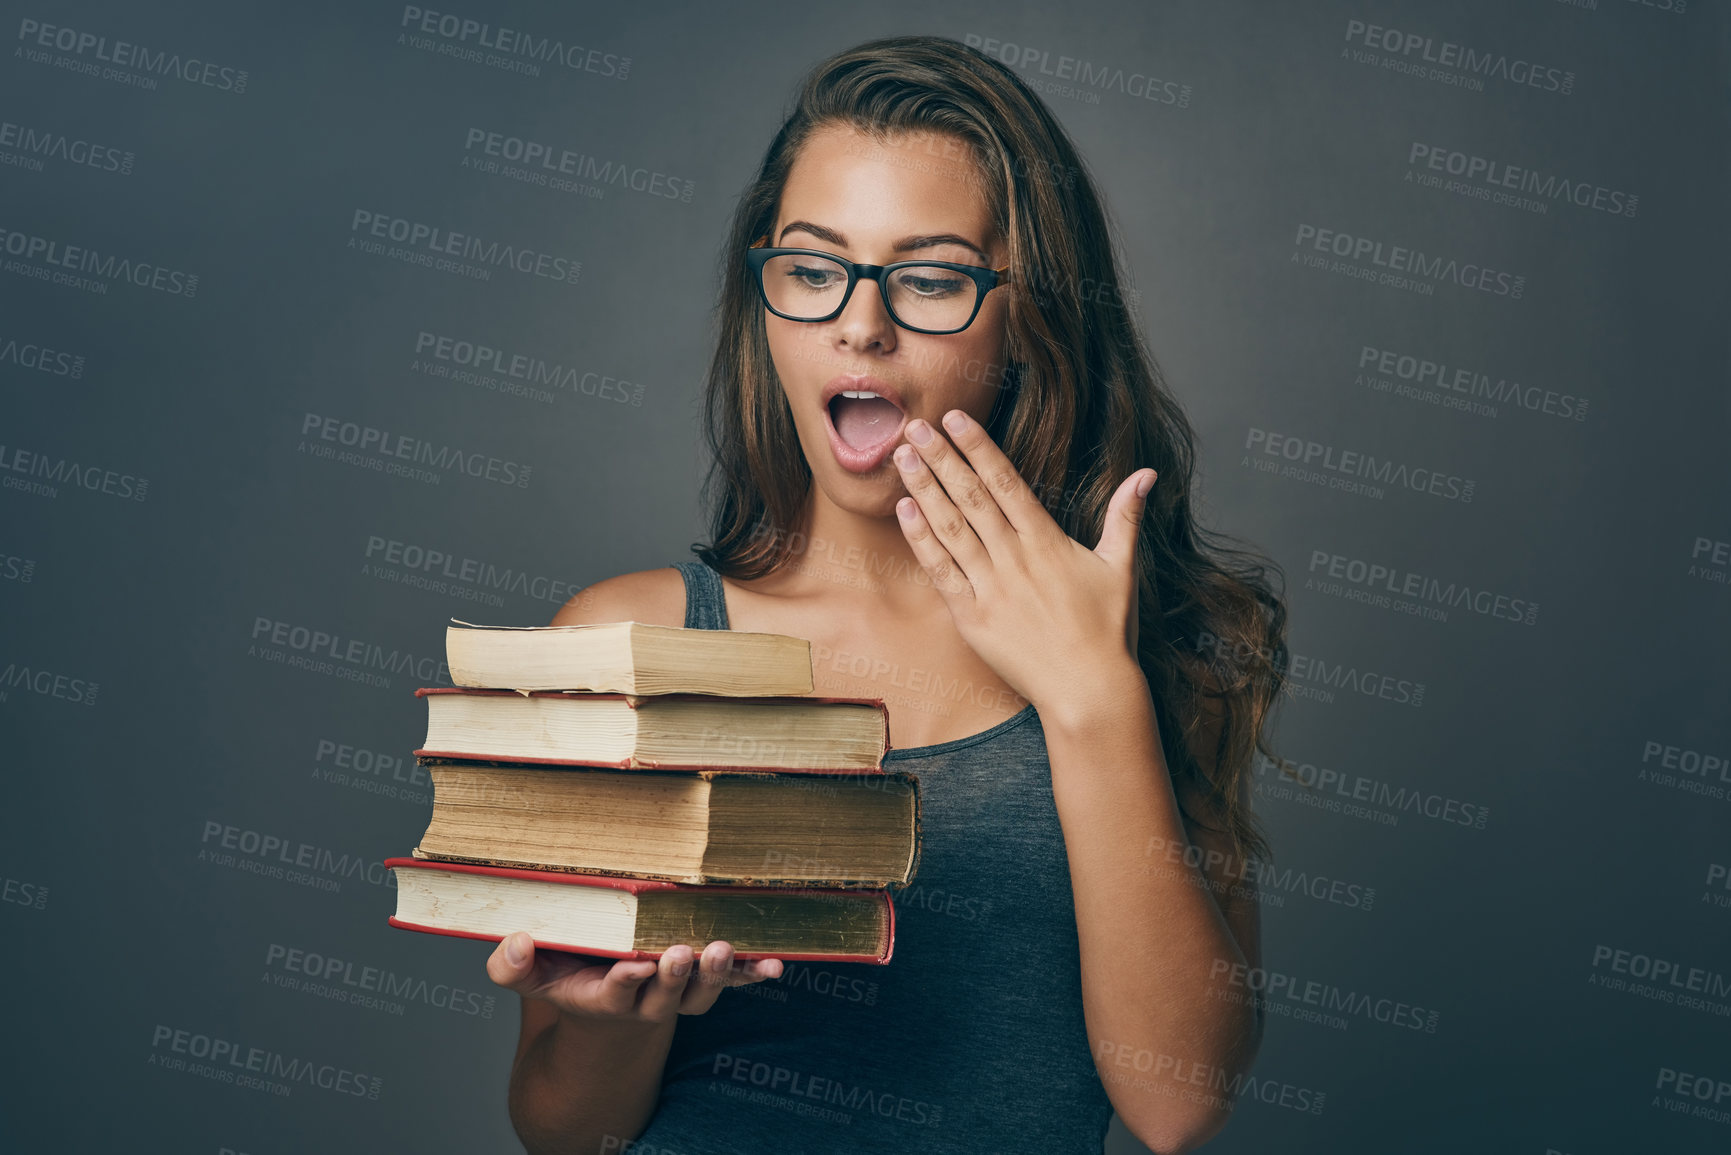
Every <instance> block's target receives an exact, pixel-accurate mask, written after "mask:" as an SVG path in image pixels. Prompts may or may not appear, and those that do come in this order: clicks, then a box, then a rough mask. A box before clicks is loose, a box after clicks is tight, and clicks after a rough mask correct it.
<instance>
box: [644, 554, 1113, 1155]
mask: <svg viewBox="0 0 1731 1155" xmlns="http://www.w3.org/2000/svg"><path fill="white" fill-rule="evenodd" d="M676 565H677V568H678V569H679V570H680V572H681V573H682V574H683V575H684V578H685V583H686V611H685V624H686V626H687V627H688V628H692V629H704V630H725V629H728V628H729V627H728V623H727V604H726V600H725V598H724V596H723V592H722V585H721V578H720V576H719V575H718V574H716V572H715V571H714V570H712V569H710V568H709V567H708V566H707V565H705V564H704V563H703V562H701V561H688V562H682V563H676ZM884 764H885V766H886V768H889V769H894V770H899V771H905V772H909V773H913V774H915V775H917V776H918V778H919V781H920V806H921V824H922V835H921V857H920V863H919V869H918V871H917V873H916V875H915V877H914V880H913V881H912V882H911V883H910V884H909V885H908V886H907V887H906V888H905V889H902V890H899V891H895V892H892V894H893V896H894V898H893V901H894V902H895V908H896V942H895V953H894V954H893V955H892V956H891V958H890V961H889V963H888V964H887V965H883V966H877V965H873V964H869V963H824V962H783V963H782V966H783V972H782V975H781V977H780V978H776V979H766V980H764V981H762V982H759V983H754V984H751V985H747V986H743V987H731V988H727V989H724V990H723V991H722V992H721V995H720V997H719V998H718V999H717V1000H716V1003H715V1005H714V1006H713V1007H711V1008H710V1009H709V1011H707V1012H706V1013H704V1014H701V1015H682V1016H680V1018H679V1022H678V1024H677V1026H676V1027H675V1032H674V1037H673V1043H672V1048H671V1050H670V1052H669V1054H668V1058H667V1065H666V1068H665V1071H664V1073H663V1076H662V1084H661V1099H660V1104H659V1106H658V1107H657V1109H656V1113H655V1116H654V1118H653V1119H652V1120H651V1121H650V1124H649V1127H648V1129H647V1130H646V1131H644V1133H643V1134H642V1135H641V1136H639V1137H638V1140H637V1142H636V1144H634V1145H631V1146H628V1147H623V1148H622V1149H623V1150H625V1151H628V1152H629V1153H630V1155H832V1153H833V1155H843V1153H845V1155H855V1153H859V1152H897V1153H900V1152H933V1153H938V1155H980V1153H981V1152H992V1153H995V1155H1016V1153H1020V1152H1026V1153H1028V1155H1034V1153H1036V1152H1037V1153H1038V1155H1068V1153H1076V1155H1080V1153H1083V1152H1086V1153H1088V1155H1099V1152H1100V1151H1101V1149H1102V1147H1103V1145H1104V1142H1105V1136H1106V1129H1107V1126H1108V1125H1109V1124H1110V1122H1111V1117H1112V1104H1111V1102H1110V1100H1108V1099H1107V1097H1106V1091H1105V1087H1104V1086H1103V1084H1102V1083H1101V1081H1100V1078H1099V1075H1098V1074H1097V1073H1096V1071H1095V1069H1094V1063H1093V1060H1092V1058H1091V1057H1090V1054H1089V1046H1088V1033H1087V1028H1086V1025H1085V1024H1084V1022H1083V1019H1082V978H1081V969H1080V962H1079V957H1078V948H1077V937H1076V913H1075V907H1074V905H1073V902H1072V898H1071V893H1070V872H1069V862H1068V858H1067V856H1066V854H1065V849H1064V836H1063V832H1062V830H1061V829H1060V827H1059V825H1058V812H1057V809H1056V807H1055V806H1054V804H1053V800H1052V782H1051V767H1050V764H1049V763H1048V761H1047V758H1046V743H1045V734H1044V731H1043V730H1042V729H1041V727H1040V720H1039V715H1038V714H1037V713H1036V712H1035V711H1034V708H1033V707H1032V706H1028V707H1026V708H1024V709H1023V710H1022V712H1021V713H1019V714H1017V715H1015V716H1014V717H1011V718H1006V719H1005V720H1004V721H1002V722H1000V723H998V724H997V725H995V726H993V727H991V728H990V729H988V730H984V731H981V732H980V733H978V734H972V735H969V736H967V737H964V738H957V739H955V740H953V741H949V742H940V743H937V744H935V745H931V746H915V747H905V748H900V749H892V750H890V751H889V753H888V754H887V755H886V756H885V762H884Z"/></svg>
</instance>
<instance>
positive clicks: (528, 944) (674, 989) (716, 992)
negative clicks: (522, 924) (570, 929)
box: [487, 931, 782, 1023]
mask: <svg viewBox="0 0 1731 1155" xmlns="http://www.w3.org/2000/svg"><path fill="white" fill-rule="evenodd" d="M694 962H696V964H697V965H693V963H694ZM733 962H734V960H733V944H731V943H729V942H726V941H724V940H721V939H717V940H715V941H714V942H711V943H709V944H708V945H707V946H705V947H704V948H703V956H702V958H701V960H695V959H694V957H693V954H692V950H691V948H690V947H688V946H684V945H679V946H673V947H670V948H668V949H667V950H666V951H664V952H662V955H661V958H660V960H659V961H657V960H653V959H641V960H636V959H613V958H600V957H597V956H594V955H583V954H570V953H568V952H565V951H556V950H537V949H535V943H534V940H533V939H532V938H531V937H530V936H529V934H528V932H527V931H517V932H515V933H513V934H509V935H506V936H505V938H504V939H503V940H502V941H501V942H500V943H499V945H498V947H496V948H495V949H494V951H493V953H492V954H491V955H490V956H489V957H488V959H487V977H488V978H490V979H492V980H493V981H494V982H495V983H497V984H499V985H500V986H502V987H504V988H505V989H506V990H512V991H516V992H517V993H518V994H520V995H522V996H523V997H524V998H526V999H544V1000H546V1001H547V1002H549V1003H552V1004H553V1005H554V1006H556V1007H558V1008H559V1009H560V1010H562V1011H564V1012H565V1013H566V1014H569V1015H574V1016H576V1017H578V1018H584V1019H595V1020H598V1021H603V1022H615V1023H620V1022H638V1023H652V1022H667V1021H670V1020H671V1019H673V1018H674V1016H676V1015H701V1014H702V1013H703V1012H705V1011H707V1010H708V1009H709V1008H710V1007H712V1006H714V1005H715V1000H716V999H717V998H718V997H720V995H721V991H722V988H724V987H737V986H745V985H748V984H750V983H755V982H761V981H763V980H764V979H773V978H779V977H780V976H781V972H782V964H781V960H780V959H774V958H770V959H757V960H754V961H751V962H745V963H740V964H739V965H738V966H735V965H733Z"/></svg>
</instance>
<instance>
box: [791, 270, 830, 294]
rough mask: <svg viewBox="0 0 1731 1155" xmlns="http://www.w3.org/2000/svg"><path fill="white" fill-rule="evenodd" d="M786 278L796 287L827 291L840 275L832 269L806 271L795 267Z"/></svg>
mask: <svg viewBox="0 0 1731 1155" xmlns="http://www.w3.org/2000/svg"><path fill="white" fill-rule="evenodd" d="M787 276H788V279H789V280H791V281H793V282H794V283H795V284H796V285H800V286H803V287H805V288H808V289H827V288H829V287H830V286H831V285H833V284H835V282H836V278H837V277H838V276H840V274H839V273H837V272H835V270H833V269H808V268H804V267H801V266H795V267H794V268H793V269H792V270H791V271H790V272H789V273H788V274H787Z"/></svg>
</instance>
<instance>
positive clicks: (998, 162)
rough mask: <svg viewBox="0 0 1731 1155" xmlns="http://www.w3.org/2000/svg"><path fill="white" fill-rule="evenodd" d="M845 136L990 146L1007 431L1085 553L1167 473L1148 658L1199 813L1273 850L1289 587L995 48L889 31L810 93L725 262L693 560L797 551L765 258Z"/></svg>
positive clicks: (1066, 161) (1058, 143)
mask: <svg viewBox="0 0 1731 1155" xmlns="http://www.w3.org/2000/svg"><path fill="white" fill-rule="evenodd" d="M837 125H846V126H851V127H853V128H855V129H857V130H859V131H860V132H862V133H864V134H866V135H867V136H868V137H870V138H872V139H874V140H877V141H880V142H884V143H890V142H892V141H895V140H898V139H906V138H905V136H904V135H903V134H907V133H910V132H938V133H943V134H947V136H948V137H950V138H955V139H959V140H960V141H961V142H964V144H965V147H966V148H968V149H970V150H971V153H970V154H969V155H970V156H971V158H972V159H973V160H974V161H976V162H977V165H978V168H979V174H980V180H979V184H978V187H979V189H980V190H981V192H982V193H983V194H984V195H985V196H986V198H987V200H988V203H989V205H990V207H991V211H992V218H993V221H994V224H995V226H996V228H997V235H998V236H1000V237H1006V238H1007V239H1008V241H1009V246H1010V257H1009V260H1010V266H1011V272H1010V281H1009V285H1008V286H1007V288H1008V291H1009V293H1010V304H1009V323H1008V332H1009V359H1008V364H1007V367H1006V369H1005V372H1004V380H1003V387H1002V388H1000V389H999V391H998V395H997V399H996V403H995V404H994V407H993V411H992V414H991V418H990V420H989V422H988V423H987V430H988V432H989V433H990V434H991V436H992V439H993V440H994V441H995V442H996V443H997V444H998V445H999V446H1000V447H1002V449H1003V450H1004V452H1005V453H1006V454H1007V455H1008V456H1009V458H1010V460H1011V461H1012V462H1013V463H1014V464H1015V466H1016V468H1017V469H1018V470H1019V471H1020V472H1021V474H1022V477H1023V478H1024V479H1025V480H1026V481H1027V482H1028V484H1029V485H1030V486H1031V487H1032V488H1033V490H1034V492H1035V493H1036V494H1037V495H1039V496H1040V499H1041V501H1042V503H1043V504H1044V505H1045V506H1046V508H1047V510H1048V511H1049V512H1050V513H1051V514H1052V515H1053V517H1054V519H1055V520H1056V521H1057V522H1058V524H1060V525H1062V526H1063V528H1064V530H1065V532H1066V533H1068V534H1069V535H1070V536H1071V537H1073V538H1075V539H1076V540H1077V541H1080V542H1083V543H1085V544H1086V543H1092V542H1097V541H1098V540H1099V539H1100V532H1101V528H1102V526H1103V525H1104V524H1105V520H1104V519H1105V516H1106V505H1107V502H1108V501H1109V500H1110V499H1111V496H1112V493H1113V491H1114V490H1115V489H1116V488H1117V487H1118V485H1119V484H1120V483H1121V482H1122V481H1123V479H1124V478H1125V477H1126V476H1128V475H1129V474H1130V473H1131V472H1133V471H1134V470H1136V469H1138V468H1141V467H1143V466H1152V467H1153V468H1154V469H1155V470H1157V471H1158V473H1159V480H1158V482H1157V483H1156V484H1155V486H1154V489H1153V491H1152V492H1151V493H1150V495H1149V499H1148V504H1147V509H1146V512H1145V515H1144V519H1143V523H1142V529H1141V531H1140V533H1139V535H1138V544H1137V559H1136V566H1137V582H1138V590H1137V602H1138V607H1137V609H1138V614H1139V617H1138V623H1139V628H1138V630H1137V654H1136V657H1137V661H1138V662H1139V663H1140V665H1141V667H1142V671H1143V673H1144V674H1145V675H1146V676H1147V679H1148V685H1149V689H1150V691H1151V692H1152V696H1153V701H1154V705H1155V712H1156V714H1157V716H1158V718H1159V723H1160V738H1161V743H1162V746H1163V748H1164V750H1165V754H1166V759H1167V764H1168V766H1169V768H1170V770H1171V773H1172V778H1173V785H1174V787H1175V788H1176V793H1177V795H1178V797H1179V800H1180V805H1181V807H1183V806H1184V800H1185V798H1186V793H1187V790H1188V791H1190V792H1192V793H1191V795H1190V797H1191V798H1192V801H1197V800H1200V801H1201V802H1202V804H1203V805H1202V806H1201V807H1197V809H1205V810H1206V815H1203V814H1198V813H1195V812H1193V810H1192V809H1191V808H1189V807H1185V809H1184V814H1185V817H1186V819H1187V820H1189V821H1191V822H1195V823H1200V824H1203V825H1207V826H1210V827H1212V828H1214V829H1218V830H1223V831H1225V832H1226V833H1227V834H1228V835H1229V836H1230V838H1231V841H1232V843H1233V845H1234V847H1235V848H1236V850H1237V852H1238V854H1239V855H1240V856H1242V857H1243V858H1245V859H1246V860H1248V859H1250V858H1260V859H1267V858H1269V857H1270V856H1271V849H1270V847H1269V845H1268V842H1267V839H1266V838H1265V836H1264V835H1263V834H1262V832H1261V829H1260V827H1259V824H1258V822H1257V820H1256V818H1255V816H1254V815H1253V814H1252V813H1251V812H1250V809H1249V807H1248V805H1246V803H1245V802H1244V800H1243V799H1244V793H1243V788H1244V785H1245V779H1246V777H1247V776H1248V775H1249V774H1250V773H1251V770H1252V761H1253V759H1254V757H1255V755H1256V753H1257V752H1258V751H1262V752H1264V753H1267V754H1270V755H1272V754H1273V751H1272V750H1271V749H1270V748H1269V747H1268V746H1267V745H1266V744H1265V738H1264V724H1265V722H1266V721H1267V720H1268V718H1269V716H1270V713H1271V711H1272V709H1273V707H1274V704H1275V702H1276V701H1277V700H1279V697H1280V690H1281V688H1282V686H1283V685H1284V682H1285V675H1286V664H1287V650H1286V645H1285V634H1286V607H1285V602H1284V598H1283V596H1282V594H1283V592H1284V585H1285V579H1284V574H1283V573H1282V571H1281V570H1280V569H1279V567H1278V566H1277V565H1276V564H1275V563H1274V562H1272V561H1271V560H1269V559H1267V558H1266V557H1264V556H1263V555H1262V554H1260V553H1257V552H1254V551H1252V550H1250V549H1248V548H1237V547H1236V546H1235V544H1234V543H1235V541H1236V539H1233V538H1229V537H1226V536H1224V535H1221V534H1216V533H1213V532H1211V531H1209V530H1206V529H1204V528H1203V527H1202V526H1199V525H1198V524H1197V523H1196V520H1195V517H1194V516H1193V514H1192V511H1191V508H1190V504H1191V486H1192V474H1193V472H1194V469H1195V449H1194V444H1193V443H1194V440H1195V435H1194V432H1193V430H1192V427H1191V425H1190V422H1189V420H1188V419H1187V418H1186V416H1185V414H1184V412H1183V410H1182V409H1181V408H1180V407H1179V404H1178V401H1177V399H1176V398H1175V397H1173V395H1172V393H1171V392H1170V391H1169V390H1168V388H1167V386H1166V383H1165V381H1164V379H1163V377H1162V375H1161V373H1160V370H1159V368H1158V366H1157V365H1156V364H1155V361H1154V358H1153V355H1152V354H1151V353H1150V352H1149V351H1148V349H1147V348H1146V346H1145V343H1144V341H1143V338H1142V336H1141V334H1140V331H1139V330H1138V327H1137V324H1136V320H1135V318H1134V317H1133V316H1132V313H1131V310H1130V309H1129V308H1127V307H1126V305H1125V303H1124V298H1123V294H1122V292H1121V290H1120V283H1121V278H1120V276H1119V272H1118V269H1119V261H1120V258H1119V256H1118V253H1117V250H1116V248H1115V245H1114V242H1113V239H1112V237H1113V234H1112V233H1111V232H1109V231H1108V228H1107V213H1106V210H1105V207H1104V205H1103V203H1102V202H1101V200H1100V197H1099V195H1098V194H1097V193H1096V191H1095V189H1094V185H1093V182H1092V180H1091V179H1090V177H1089V175H1088V172H1087V169H1086V167H1085V166H1084V164H1083V162H1082V159H1081V157H1080V155H1079V154H1078V153H1077V151H1076V148H1075V146H1074V144H1073V143H1072V142H1071V140H1070V138H1069V136H1068V135H1067V134H1066V133H1065V131H1064V129H1063V128H1062V127H1061V126H1060V125H1059V124H1058V122H1057V121H1056V120H1055V119H1054V118H1053V117H1052V114H1051V112H1050V111H1049V110H1048V109H1047V108H1046V106H1045V104H1044V103H1043V102H1042V101H1041V100H1040V98H1039V97H1038V96H1037V95H1035V94H1034V93H1033V92H1032V91H1030V90H1029V88H1028V87H1027V85H1025V84H1024V83H1023V82H1022V81H1021V79H1020V78H1019V77H1017V76H1016V74H1015V73H1014V72H1012V71H1011V70H1010V69H1009V68H1007V67H1005V66H1004V65H1002V64H1000V63H999V62H998V61H996V60H993V59H992V58H990V57H988V56H986V55H985V54H983V53H981V52H978V51H976V50H975V49H973V48H970V47H968V46H967V45H965V44H962V43H960V42H959V41H956V40H951V39H947V38H943V37H935V36H896V37H889V38H886V39H880V40H873V41H870V42H867V43H865V44H861V45H859V46H857V47H855V48H852V49H849V50H848V51H845V52H842V53H840V54H838V55H836V56H833V57H831V58H830V59H828V60H825V61H823V62H822V63H820V64H818V65H817V66H816V67H815V68H813V69H812V70H811V72H809V73H808V74H807V75H806V77H805V79H804V81H803V82H802V83H801V85H800V87H799V90H798V93H797V95H796V97H795V100H794V104H793V108H792V111H791V112H790V113H789V114H788V116H787V118H786V120H785V122H784V123H783V124H782V126H781V130H780V131H779V132H777V133H776V134H775V139H774V140H773V141H772V142H771V143H770V145H769V149H768V151H767V152H766V153H765V155H764V158H763V164H762V166H761V167H760V168H759V170H758V173H757V176H756V179H754V180H753V181H752V183H751V185H750V186H749V187H748V188H747V189H746V190H745V192H744V194H743V195H742V196H741V198H740V201H739V205H738V207H737V209H736V210H735V212H734V215H733V220H732V224H731V227H730V229H729V234H728V237H727V242H726V246H725V248H724V249H723V251H722V254H721V270H720V271H721V297H720V301H719V303H718V306H717V311H716V322H717V324H718V327H719V333H718V338H717V343H716V347H715V354H714V357H713V360H712V361H711V363H710V368H709V373H708V377H707V380H706V382H705V394H704V419H705V426H706V428H705V435H706V438H707V440H708V444H709V447H710V451H711V454H712V460H711V467H710V472H709V475H708V477H707V479H706V481H705V483H704V498H705V502H706V504H707V505H708V507H709V511H710V513H709V517H710V526H709V528H710V536H711V544H709V545H707V546H704V545H693V546H692V551H693V552H694V553H695V554H697V556H699V557H700V558H702V559H703V560H704V562H706V563H707V564H708V565H710V566H711V567H712V568H714V569H715V570H716V571H718V572H720V573H722V574H725V575H726V576H728V577H732V578H735V579H737V580H742V581H749V580H751V579H754V578H758V577H761V576H764V575H766V574H769V573H771V572H774V571H775V570H777V569H779V568H780V567H781V566H783V565H784V564H787V563H788V562H789V561H790V560H793V554H794V553H795V549H796V538H797V536H798V534H797V531H798V530H799V529H800V528H801V527H800V526H799V525H798V524H797V522H798V520H799V518H800V517H801V514H802V510H803V508H804V506H805V501H806V498H807V496H808V492H809V490H810V487H811V483H812V475H811V469H810V466H809V465H808V464H807V462H806V460H805V457H804V454H802V453H791V454H790V453H788V452H787V447H788V446H790V445H795V446H796V445H798V444H799V439H798V435H797V433H796V431H795V428H794V421H793V414H792V411H791V409H790V408H789V406H788V403H787V399H786V396H785V394H784V393H783V391H782V389H781V385H780V380H779V378H778V377H777V375H776V371H775V367H774V365H773V363H772V362H771V359H770V352H769V344H768V339H767V336H766V334H765V329H764V320H763V313H764V310H763V306H762V302H761V301H760V300H759V298H758V296H757V290H756V286H755V285H754V284H753V282H752V278H751V274H750V271H749V268H748V266H747V265H746V260H745V251H746V248H747V246H749V245H750V244H751V242H752V241H753V240H755V239H756V238H757V237H759V236H761V235H762V234H764V233H766V232H768V231H769V230H770V228H771V227H772V226H773V224H774V221H775V216H776V212H777V210H778V208H779V205H780V200H781V191H782V188H783V186H784V185H785V183H786V181H787V178H788V174H789V172H790V171H791V169H792V167H793V164H794V161H795V159H796V158H797V157H798V155H799V152H800V148H801V145H802V144H803V143H804V142H805V141H806V139H807V138H808V137H809V136H810V135H811V133H812V132H813V131H814V130H816V129H818V128H822V127H829V126H837ZM1151 627H1153V628H1151ZM1222 656H1226V657H1227V658H1228V659H1229V660H1225V661H1222V660H1221V658H1222ZM1208 714H1213V715H1214V716H1215V717H1216V718H1217V719H1218V720H1219V738H1218V743H1217V745H1216V747H1215V749H1214V750H1213V751H1212V754H1213V757H1212V760H1211V762H1208V761H1199V760H1198V759H1197V757H1196V756H1195V755H1194V753H1193V746H1194V745H1196V744H1197V742H1198V735H1199V734H1200V733H1201V732H1202V730H1201V728H1202V727H1203V725H1204V722H1205V720H1206V716H1207V715H1208ZM1205 818H1206V819H1207V820H1208V821H1204V819H1205Z"/></svg>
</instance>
